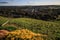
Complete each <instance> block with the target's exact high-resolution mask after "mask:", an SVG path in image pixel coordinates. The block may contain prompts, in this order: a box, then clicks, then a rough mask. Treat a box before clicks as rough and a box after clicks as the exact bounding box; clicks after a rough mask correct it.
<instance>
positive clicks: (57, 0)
mask: <svg viewBox="0 0 60 40" xmlns="http://www.w3.org/2000/svg"><path fill="white" fill-rule="evenodd" d="M1 2H8V3H1ZM2 5H8V6H9V5H60V0H0V6H2Z"/></svg>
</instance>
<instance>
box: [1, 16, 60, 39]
mask: <svg viewBox="0 0 60 40" xmlns="http://www.w3.org/2000/svg"><path fill="white" fill-rule="evenodd" d="M8 20H9V22H8V23H7V24H5V25H3V26H1V25H2V24H4V23H5V22H6V21H8ZM0 26H1V27H0V30H7V31H9V32H15V30H17V32H19V31H18V30H21V29H27V30H30V31H32V32H33V33H36V34H43V35H47V37H44V36H43V38H45V39H44V40H59V39H60V21H54V22H53V21H43V20H38V19H32V18H6V17H1V16H0ZM27 33H28V32H27ZM11 37H12V35H11ZM12 39H14V38H12ZM7 40H8V39H7ZM25 40H28V39H25ZM29 40H30V39H29ZM32 40H33V39H32ZM36 40H37V39H36ZM41 40H43V39H41Z"/></svg>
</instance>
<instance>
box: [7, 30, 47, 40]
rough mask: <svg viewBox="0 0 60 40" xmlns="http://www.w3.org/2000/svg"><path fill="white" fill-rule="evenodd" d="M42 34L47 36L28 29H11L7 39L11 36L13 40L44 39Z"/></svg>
mask: <svg viewBox="0 0 60 40" xmlns="http://www.w3.org/2000/svg"><path fill="white" fill-rule="evenodd" d="M41 36H47V35H42V34H36V33H33V32H31V31H29V30H27V29H21V30H15V31H11V32H9V33H8V34H7V39H8V38H11V40H15V39H16V40H18V39H21V40H44V39H43V38H42V37H41Z"/></svg>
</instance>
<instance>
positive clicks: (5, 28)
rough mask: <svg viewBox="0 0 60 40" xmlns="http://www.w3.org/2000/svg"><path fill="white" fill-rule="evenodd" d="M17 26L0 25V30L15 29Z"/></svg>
mask: <svg viewBox="0 0 60 40" xmlns="http://www.w3.org/2000/svg"><path fill="white" fill-rule="evenodd" d="M16 29H17V28H16V27H13V26H7V27H5V26H4V27H2V26H0V30H8V31H13V30H16Z"/></svg>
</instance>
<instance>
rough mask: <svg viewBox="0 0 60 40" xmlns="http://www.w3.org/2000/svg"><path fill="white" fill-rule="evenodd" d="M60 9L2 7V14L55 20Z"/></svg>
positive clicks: (0, 11)
mask: <svg viewBox="0 0 60 40" xmlns="http://www.w3.org/2000/svg"><path fill="white" fill-rule="evenodd" d="M59 10H60V9H58V8H57V9H55V8H19V7H15V8H12V7H11V8H6V7H5V8H0V16H6V17H14V18H18V17H30V18H35V19H43V20H50V19H51V20H54V19H57V18H58V16H59V15H60V11H59Z"/></svg>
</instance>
